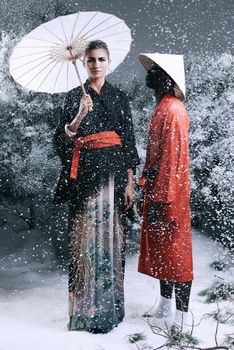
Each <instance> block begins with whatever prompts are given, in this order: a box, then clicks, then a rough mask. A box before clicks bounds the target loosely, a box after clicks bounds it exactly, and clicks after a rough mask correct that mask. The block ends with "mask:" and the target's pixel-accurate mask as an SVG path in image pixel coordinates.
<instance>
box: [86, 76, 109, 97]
mask: <svg viewBox="0 0 234 350" xmlns="http://www.w3.org/2000/svg"><path fill="white" fill-rule="evenodd" d="M84 87H85V90H86V92H87V93H88V94H95V95H97V96H99V97H102V98H103V97H106V96H108V95H109V94H110V92H111V90H112V86H111V85H110V84H109V83H108V82H107V81H106V80H105V82H104V84H103V86H102V88H101V91H100V94H98V93H97V92H96V91H95V90H94V89H92V87H91V86H90V82H89V80H88V79H87V80H86V82H85V83H84Z"/></svg>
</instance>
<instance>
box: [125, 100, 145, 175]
mask: <svg viewBox="0 0 234 350" xmlns="http://www.w3.org/2000/svg"><path fill="white" fill-rule="evenodd" d="M121 112H122V114H123V125H122V132H121V138H122V147H123V152H124V158H125V164H126V167H127V169H133V171H134V172H135V170H136V166H137V165H138V164H140V159H139V156H138V152H137V148H136V140H135V135H134V127H133V121H132V113H131V109H130V105H129V101H128V98H127V97H126V96H123V97H122V110H121Z"/></svg>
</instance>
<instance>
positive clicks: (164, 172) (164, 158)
mask: <svg viewBox="0 0 234 350" xmlns="http://www.w3.org/2000/svg"><path fill="white" fill-rule="evenodd" d="M183 133H184V130H183V124H182V122H181V121H180V119H179V117H178V116H177V115H176V114H173V115H170V113H169V115H168V116H167V118H166V121H165V124H164V128H163V135H162V144H161V157H160V160H159V163H158V172H157V176H156V178H155V180H154V186H153V189H154V190H153V196H152V200H153V201H154V202H162V203H168V204H170V203H173V202H174V201H175V200H176V189H177V188H176V184H177V168H178V164H179V158H180V152H181V141H182V137H183V136H182V135H183Z"/></svg>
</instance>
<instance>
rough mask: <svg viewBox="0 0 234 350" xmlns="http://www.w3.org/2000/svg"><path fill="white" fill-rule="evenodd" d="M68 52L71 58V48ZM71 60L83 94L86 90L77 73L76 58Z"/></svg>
mask: <svg viewBox="0 0 234 350" xmlns="http://www.w3.org/2000/svg"><path fill="white" fill-rule="evenodd" d="M69 52H70V55H71V58H72V52H71V48H69ZM71 62H72V64H73V66H74V68H75V71H76V75H77V77H78V80H79V83H80V86H81V89H82V91H83V94H84V95H86V93H87V92H86V90H85V87H84V84H83V83H82V81H81V77H80V73H79V71H78V68H77V64H76V60H74V61H73V60H72V61H71ZM92 110H93V108H92V107H89V112H92Z"/></svg>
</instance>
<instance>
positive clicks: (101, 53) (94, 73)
mask: <svg viewBox="0 0 234 350" xmlns="http://www.w3.org/2000/svg"><path fill="white" fill-rule="evenodd" d="M109 64H110V59H109V57H108V53H107V51H106V50H105V49H94V50H91V51H88V52H87V54H86V56H85V58H84V67H85V69H86V70H87V73H88V77H89V78H92V79H100V78H103V77H105V75H106V73H107V71H108V68H109Z"/></svg>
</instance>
